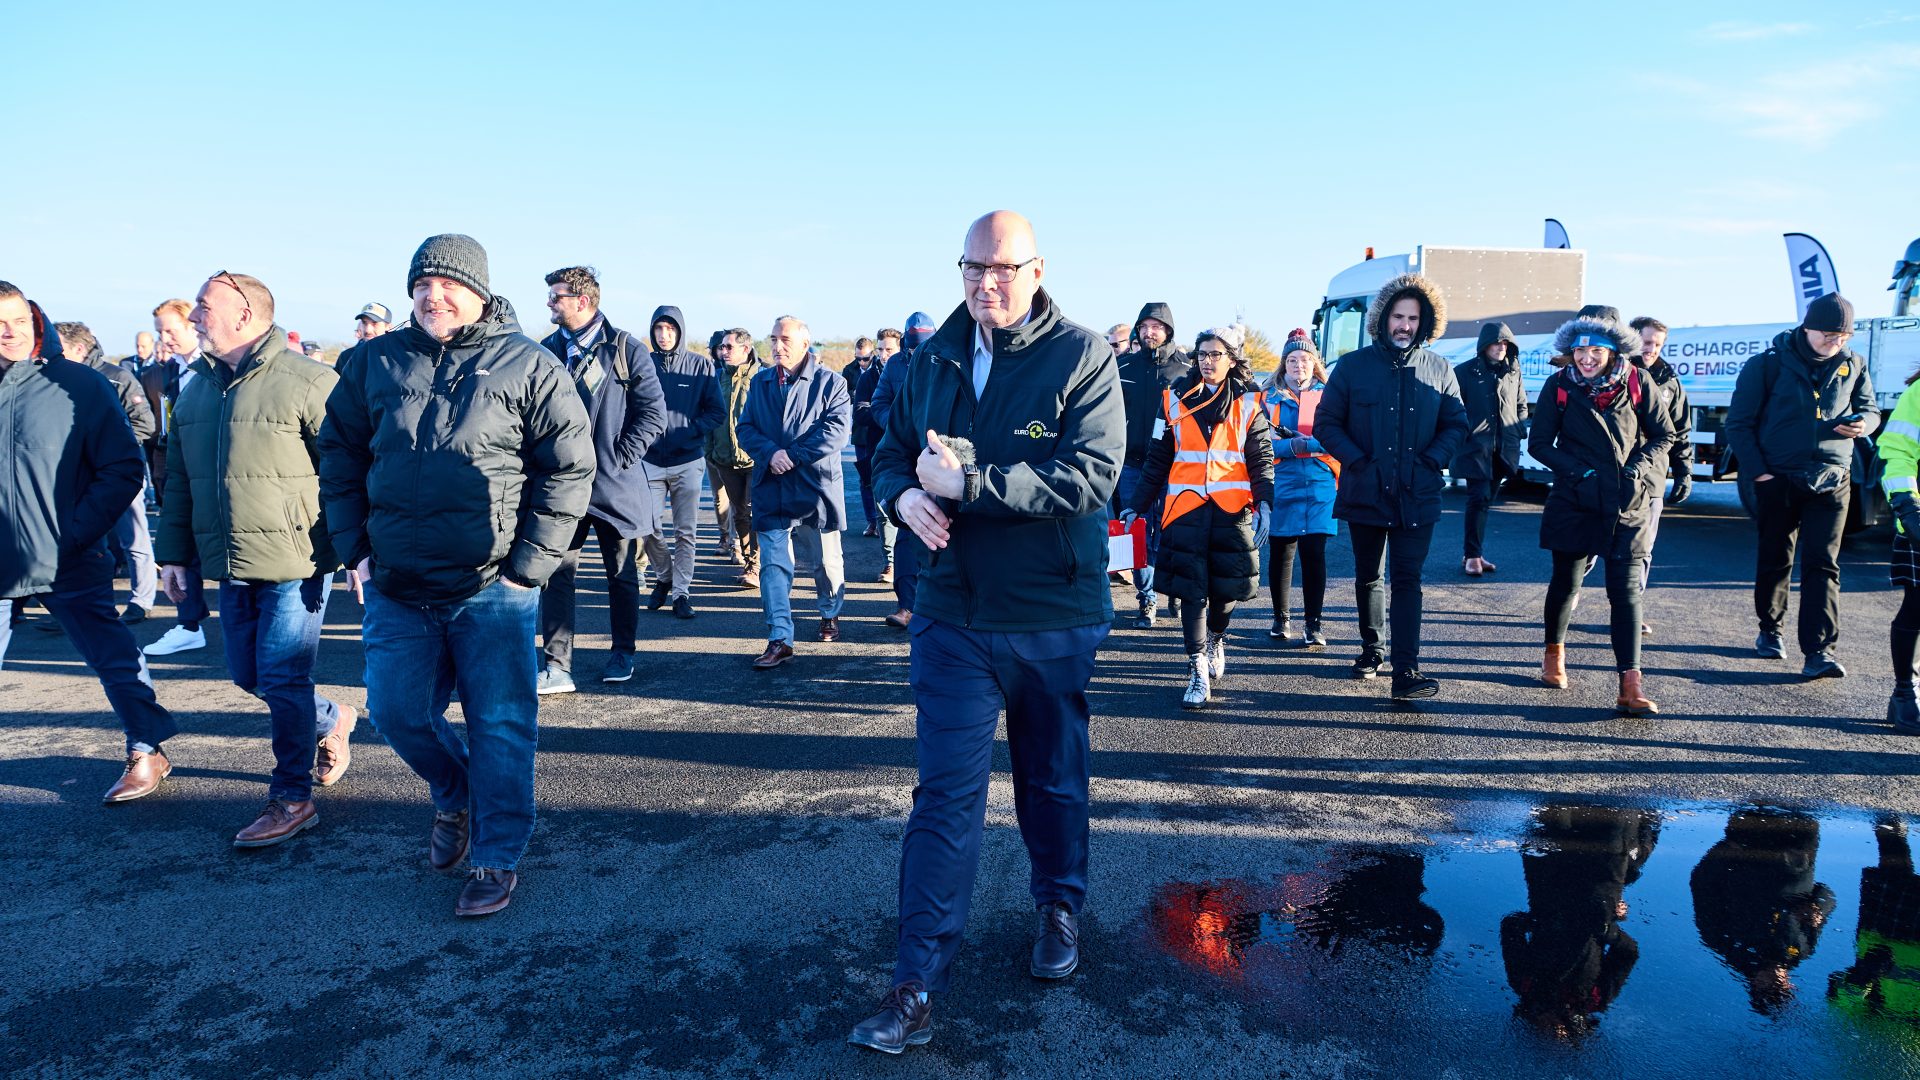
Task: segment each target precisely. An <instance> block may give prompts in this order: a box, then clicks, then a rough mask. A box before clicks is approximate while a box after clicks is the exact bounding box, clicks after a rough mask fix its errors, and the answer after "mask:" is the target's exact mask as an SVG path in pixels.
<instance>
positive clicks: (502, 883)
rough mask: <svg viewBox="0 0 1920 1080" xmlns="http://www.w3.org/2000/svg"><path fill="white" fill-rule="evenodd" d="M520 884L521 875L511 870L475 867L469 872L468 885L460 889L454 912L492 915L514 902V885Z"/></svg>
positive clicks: (470, 914) (467, 914)
mask: <svg viewBox="0 0 1920 1080" xmlns="http://www.w3.org/2000/svg"><path fill="white" fill-rule="evenodd" d="M518 884H520V875H518V874H515V873H514V872H513V871H511V870H489V869H483V868H481V867H478V866H476V867H474V868H473V870H472V871H471V872H470V873H468V874H467V884H466V887H465V888H463V889H461V890H460V899H459V900H457V901H455V902H454V905H453V913H454V914H455V915H462V916H474V915H491V914H493V913H494V912H496V911H499V910H500V909H502V908H504V907H506V906H507V905H508V904H510V903H512V902H513V887H514V886H515V885H518Z"/></svg>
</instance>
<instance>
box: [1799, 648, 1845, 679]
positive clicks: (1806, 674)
mask: <svg viewBox="0 0 1920 1080" xmlns="http://www.w3.org/2000/svg"><path fill="white" fill-rule="evenodd" d="M1800 677H1801V678H1803V679H1809V680H1811V679H1844V678H1846V677H1847V669H1846V668H1843V667H1841V666H1840V661H1838V660H1835V659H1834V658H1833V654H1832V653H1830V652H1824V651H1823V652H1817V653H1814V654H1813V655H1812V656H1809V657H1807V662H1806V665H1805V666H1803V667H1802V668H1801V669H1800Z"/></svg>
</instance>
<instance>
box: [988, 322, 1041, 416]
mask: <svg viewBox="0 0 1920 1080" xmlns="http://www.w3.org/2000/svg"><path fill="white" fill-rule="evenodd" d="M1032 321H1033V309H1032V308H1031V307H1029V308H1028V309H1027V313H1026V314H1025V315H1023V316H1021V318H1020V321H1019V322H1017V323H1014V324H1013V325H1012V326H1010V327H1008V328H1007V329H1009V330H1018V329H1020V328H1021V327H1023V326H1025V325H1027V324H1028V323H1030V322H1032ZM991 374H993V337H992V332H991V331H989V330H988V329H987V328H986V327H984V326H982V325H980V324H979V323H977V322H976V323H974V324H973V399H974V400H975V401H979V400H980V399H981V398H983V397H985V396H986V393H987V376H989V375H991Z"/></svg>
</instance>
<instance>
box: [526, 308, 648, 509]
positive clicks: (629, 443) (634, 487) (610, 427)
mask: <svg viewBox="0 0 1920 1080" xmlns="http://www.w3.org/2000/svg"><path fill="white" fill-rule="evenodd" d="M540 344H542V345H544V346H546V347H547V351H548V352H550V353H552V354H553V355H554V358H555V359H557V360H559V361H560V365H561V366H562V367H565V366H566V363H567V338H566V335H565V334H563V333H562V332H560V331H559V330H555V331H554V332H553V333H551V334H549V335H547V337H546V340H544V341H542V342H541V343H540ZM589 351H590V354H591V355H589V356H588V357H587V358H586V359H585V360H583V361H582V363H584V364H592V365H595V366H596V367H598V368H599V374H598V375H597V376H588V375H586V374H585V369H584V368H582V369H580V370H577V371H573V372H570V374H571V375H572V376H573V386H574V389H575V390H577V391H578V392H579V394H580V401H581V404H582V405H584V406H586V409H587V423H588V425H589V429H590V430H591V431H592V433H593V496H592V499H591V501H589V502H588V504H587V513H589V514H591V515H593V516H594V517H597V518H600V519H601V520H602V521H607V522H611V523H612V524H613V527H614V528H616V529H618V530H619V531H620V535H621V536H624V537H626V538H627V539H629V540H632V539H635V538H637V537H641V536H645V535H646V534H648V533H650V532H652V531H653V528H654V521H653V495H652V494H651V493H650V492H649V491H648V489H647V471H646V469H645V467H644V466H642V465H641V464H640V461H641V459H642V458H643V457H645V456H646V453H647V451H648V449H650V448H651V447H652V446H653V444H654V441H655V440H657V439H658V438H660V436H661V435H662V434H664V433H665V432H666V430H667V398H666V394H665V393H664V392H663V391H662V390H661V388H660V369H659V367H658V366H657V365H655V364H654V362H653V358H652V357H651V356H649V355H648V350H647V348H646V347H645V346H644V345H642V344H641V343H640V342H638V341H635V340H634V338H633V335H631V334H629V333H627V332H626V331H625V330H618V329H615V328H614V325H613V323H611V322H608V321H605V320H603V321H602V322H601V324H600V333H599V335H598V336H597V337H595V338H594V341H593V348H592V349H591V350H589ZM589 383H591V384H592V386H591V388H589V385H588V384H589Z"/></svg>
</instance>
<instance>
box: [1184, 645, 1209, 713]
mask: <svg viewBox="0 0 1920 1080" xmlns="http://www.w3.org/2000/svg"><path fill="white" fill-rule="evenodd" d="M1212 696H1213V683H1212V680H1211V679H1209V678H1208V677H1207V655H1206V654H1205V653H1195V654H1193V655H1192V656H1189V657H1187V692H1186V694H1185V695H1184V696H1183V697H1181V699H1180V706H1181V708H1185V709H1197V708H1199V707H1200V706H1202V705H1205V704H1206V703H1207V699H1208V698H1211V697H1212Z"/></svg>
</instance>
